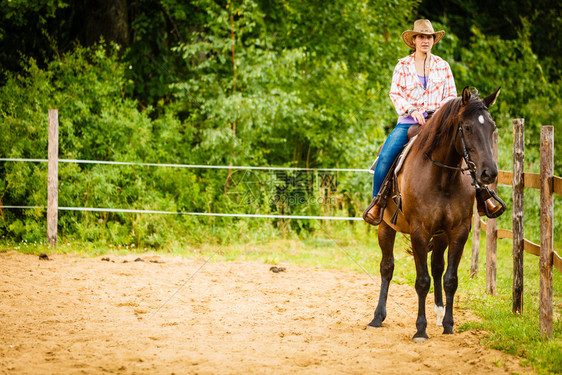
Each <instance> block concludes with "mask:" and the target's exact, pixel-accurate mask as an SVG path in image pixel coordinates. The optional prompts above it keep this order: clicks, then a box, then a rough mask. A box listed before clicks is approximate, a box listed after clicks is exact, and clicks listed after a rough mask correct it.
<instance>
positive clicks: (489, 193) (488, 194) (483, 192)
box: [476, 186, 506, 219]
mask: <svg viewBox="0 0 562 375" xmlns="http://www.w3.org/2000/svg"><path fill="white" fill-rule="evenodd" d="M476 195H477V197H476V198H477V199H479V200H480V202H478V203H479V204H481V205H482V206H483V210H482V211H484V213H485V215H486V217H488V218H490V219H495V218H497V217H499V216H500V215H501V214H503V213H504V212H505V209H506V205H505V202H504V201H503V200H502V199H501V198H500V197H499V196H498V194H497V193H496V192H495V191H493V190H490V189H488V187H487V186H486V187H484V188H482V189H480V190H478V191H476ZM488 199H494V200H495V201H496V202H497V203H498V204H499V205H500V206H501V207H500V209H499V210H497V211H496V212H490V211H489V210H488V205H487V204H486V201H487V200H488Z"/></svg>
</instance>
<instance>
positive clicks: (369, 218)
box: [363, 195, 385, 226]
mask: <svg viewBox="0 0 562 375" xmlns="http://www.w3.org/2000/svg"><path fill="white" fill-rule="evenodd" d="M379 201H380V196H378V195H377V196H376V197H374V198H373V200H372V201H371V204H370V205H369V206H368V207H367V208H366V209H365V211H363V220H365V222H367V223H368V224H371V225H374V226H377V225H379V224H380V223H382V218H383V216H384V209H385V207H383V206H380V205H379V208H380V211H379V216H378V217H377V218H373V216H372V215H369V212H370V211H371V209H372V208H373V207H374V206H375V205H377V203H379Z"/></svg>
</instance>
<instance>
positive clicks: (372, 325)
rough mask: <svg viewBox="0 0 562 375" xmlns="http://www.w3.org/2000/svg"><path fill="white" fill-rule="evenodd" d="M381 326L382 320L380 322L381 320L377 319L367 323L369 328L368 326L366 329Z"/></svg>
mask: <svg viewBox="0 0 562 375" xmlns="http://www.w3.org/2000/svg"><path fill="white" fill-rule="evenodd" d="M380 327H382V322H380V323H379V322H375V321H374V320H373V321H372V322H371V323H369V324H367V328H366V329H369V328H380Z"/></svg>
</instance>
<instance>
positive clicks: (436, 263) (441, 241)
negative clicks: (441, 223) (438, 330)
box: [431, 235, 448, 327]
mask: <svg viewBox="0 0 562 375" xmlns="http://www.w3.org/2000/svg"><path fill="white" fill-rule="evenodd" d="M431 243H432V244H433V245H432V252H431V276H433V289H434V291H433V295H434V297H435V306H434V311H435V315H436V316H437V326H438V327H441V326H443V316H444V315H445V305H444V304H443V283H442V280H443V272H444V271H445V257H444V254H445V249H446V248H447V245H448V240H447V236H445V235H440V236H436V237H433V240H432V242H431Z"/></svg>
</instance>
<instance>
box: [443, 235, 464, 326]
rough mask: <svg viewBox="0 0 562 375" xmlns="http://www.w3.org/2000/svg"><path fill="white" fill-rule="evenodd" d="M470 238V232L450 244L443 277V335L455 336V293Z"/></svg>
mask: <svg viewBox="0 0 562 375" xmlns="http://www.w3.org/2000/svg"><path fill="white" fill-rule="evenodd" d="M467 238H468V231H466V234H464V233H463V234H462V235H461V236H460V238H459V239H457V240H454V241H451V243H449V256H448V259H447V271H446V272H445V276H444V277H443V286H444V289H445V298H446V300H447V303H446V305H445V317H444V318H443V334H453V325H454V320H453V303H454V300H455V293H456V291H457V287H458V285H459V278H458V272H457V271H458V268H459V263H460V261H461V258H462V253H463V250H464V245H465V243H466V240H467Z"/></svg>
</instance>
